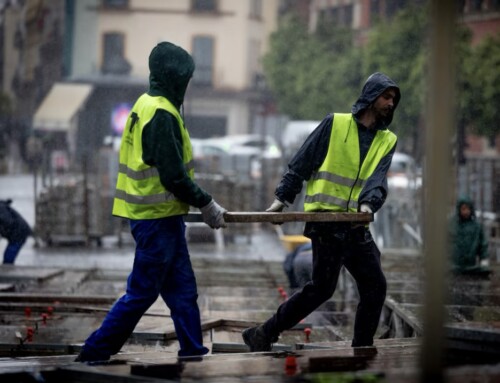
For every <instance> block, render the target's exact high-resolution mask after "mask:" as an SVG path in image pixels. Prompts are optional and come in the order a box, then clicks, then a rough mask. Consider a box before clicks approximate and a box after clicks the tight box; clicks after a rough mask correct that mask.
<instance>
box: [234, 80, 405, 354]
mask: <svg viewBox="0 0 500 383" xmlns="http://www.w3.org/2000/svg"><path fill="white" fill-rule="evenodd" d="M399 100H400V90H399V87H398V86H397V85H396V83H395V82H394V81H393V80H391V79H390V78H389V77H387V76H386V75H384V74H382V73H374V74H372V75H371V76H370V77H368V79H367V81H366V82H365V84H364V87H363V89H362V93H361V95H360V97H359V98H358V100H357V101H356V102H355V104H354V105H353V107H352V110H351V113H345V114H340V113H335V114H329V115H328V116H326V117H325V119H324V120H323V121H322V122H321V123H320V125H319V126H318V127H317V128H316V129H315V130H314V131H313V132H312V133H311V134H310V135H309V137H308V138H307V139H306V141H305V142H304V144H303V145H302V147H301V148H300V149H299V151H298V152H297V153H296V154H295V156H294V157H293V158H292V160H291V161H290V163H289V164H288V171H287V172H286V173H285V175H284V176H283V178H282V180H281V182H280V184H279V185H278V187H277V188H276V192H275V196H276V199H275V200H274V201H273V203H272V204H271V206H270V207H269V208H268V209H267V211H268V212H280V211H282V210H283V209H284V208H285V207H287V206H288V204H289V203H293V201H294V199H295V197H296V195H297V194H298V193H299V192H300V191H301V189H302V185H303V182H304V181H305V180H307V189H306V196H305V201H304V210H305V212H306V213H307V212H324V211H326V212H352V213H354V212H365V213H374V212H376V211H377V210H378V209H380V207H381V206H382V204H383V203H384V201H385V199H386V196H387V192H388V190H387V189H388V186H387V178H386V175H387V171H388V169H389V166H390V164H391V161H392V156H393V154H394V151H395V149H396V142H397V137H396V135H395V134H394V133H392V132H391V131H389V130H388V129H387V127H388V126H389V125H390V123H391V122H392V118H393V113H394V110H395V109H396V107H397V105H398V103H399ZM304 235H305V236H306V237H309V238H311V242H312V251H313V273H312V276H313V277H312V281H310V282H309V283H307V284H306V285H305V286H304V287H303V288H302V289H301V290H299V291H298V292H296V293H295V294H293V295H292V296H291V297H290V298H289V299H288V300H286V301H285V302H283V303H282V304H281V305H280V306H279V307H278V309H277V311H276V313H275V314H274V315H272V316H271V317H270V318H269V319H268V320H267V321H265V322H264V323H263V324H261V325H259V326H256V327H251V328H248V329H245V330H244V331H243V333H242V336H243V340H244V342H245V343H246V344H247V345H248V346H249V348H250V351H269V350H271V349H272V344H273V343H275V342H276V341H277V340H278V337H279V335H280V333H281V332H283V331H285V330H288V329H290V328H292V327H293V326H294V325H296V324H297V323H299V322H300V321H301V320H302V319H304V318H305V317H307V316H308V315H309V314H310V313H311V312H313V311H314V310H315V309H316V308H317V307H319V306H320V305H321V304H322V303H323V302H325V301H326V300H328V299H329V298H330V297H331V296H332V295H333V293H334V291H335V288H336V285H337V281H338V278H339V273H340V270H341V268H342V266H344V267H345V268H346V269H347V270H348V271H349V272H350V273H351V275H352V276H353V277H354V279H355V280H356V283H357V287H358V291H359V304H358V307H357V311H356V318H355V323H354V338H353V340H352V343H351V345H352V347H361V346H372V345H373V337H374V335H375V332H376V330H377V326H378V322H379V319H380V313H381V311H382V307H383V304H384V301H385V295H386V289H387V285H386V279H385V276H384V273H383V271H382V268H381V263H380V251H379V249H378V248H377V246H376V244H375V242H374V241H373V238H372V236H371V234H370V231H369V228H368V225H367V224H360V223H359V222H358V223H356V222H307V223H306V225H305V229H304Z"/></svg>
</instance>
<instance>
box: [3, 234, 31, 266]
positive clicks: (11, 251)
mask: <svg viewBox="0 0 500 383" xmlns="http://www.w3.org/2000/svg"><path fill="white" fill-rule="evenodd" d="M24 242H26V239H24V240H22V241H20V242H11V241H9V243H8V244H7V247H6V248H5V252H4V254H3V263H4V264H13V263H14V262H15V261H16V258H17V255H18V254H19V251H21V248H22V247H23V245H24Z"/></svg>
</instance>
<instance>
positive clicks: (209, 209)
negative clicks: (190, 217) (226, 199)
mask: <svg viewBox="0 0 500 383" xmlns="http://www.w3.org/2000/svg"><path fill="white" fill-rule="evenodd" d="M200 210H201V216H202V217H203V222H205V223H206V224H207V225H208V226H210V227H211V228H212V229H219V228H221V227H226V222H225V221H224V213H227V210H226V209H224V208H223V207H222V206H220V205H219V204H218V203H217V202H215V201H214V200H213V199H212V200H211V201H210V202H209V203H208V204H207V205H205V206H203V207H201V208H200Z"/></svg>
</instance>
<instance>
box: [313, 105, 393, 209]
mask: <svg viewBox="0 0 500 383" xmlns="http://www.w3.org/2000/svg"><path fill="white" fill-rule="evenodd" d="M396 140H397V138H396V135H395V134H394V133H392V132H391V131H389V130H379V131H377V133H376V134H375V137H374V139H373V142H372V144H371V146H370V148H369V150H368V153H367V154H366V157H365V160H364V161H363V163H362V164H360V163H359V158H360V153H359V136H358V127H357V124H356V121H355V120H354V118H353V117H352V114H350V113H349V114H335V115H334V118H333V126H332V133H331V135H330V143H329V147H328V152H327V155H326V157H325V160H324V161H323V163H322V164H321V166H320V167H319V169H318V171H317V172H315V173H314V174H313V175H312V176H311V178H310V179H309V181H308V182H307V191H306V197H305V200H304V210H305V211H318V210H330V211H350V212H356V211H357V210H358V198H359V195H360V193H361V191H362V190H363V187H364V186H365V185H366V180H367V179H368V178H369V177H370V176H371V175H372V174H373V172H374V171H375V169H376V167H377V165H378V164H379V162H380V161H381V160H382V158H383V157H384V156H385V155H386V154H387V153H389V152H390V151H391V149H392V148H393V147H394V145H395V144H396Z"/></svg>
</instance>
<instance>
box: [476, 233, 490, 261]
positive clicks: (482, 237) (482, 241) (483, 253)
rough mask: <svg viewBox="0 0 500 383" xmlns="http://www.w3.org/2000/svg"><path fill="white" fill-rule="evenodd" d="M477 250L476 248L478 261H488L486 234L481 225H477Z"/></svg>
mask: <svg viewBox="0 0 500 383" xmlns="http://www.w3.org/2000/svg"><path fill="white" fill-rule="evenodd" d="M478 240H479V241H478V242H479V246H478V247H479V248H478V256H479V259H480V260H483V259H488V258H489V254H488V238H487V237H486V233H485V231H484V227H483V225H481V224H479V238H478Z"/></svg>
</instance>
